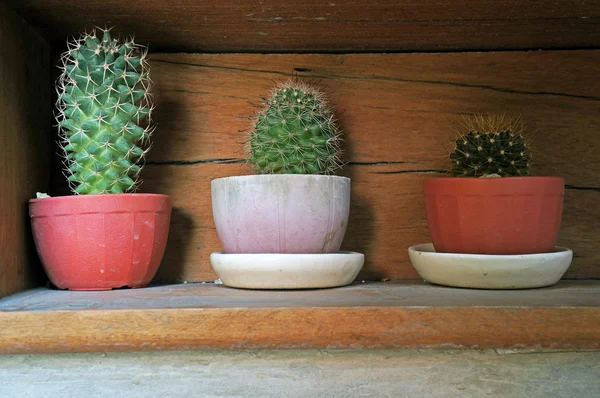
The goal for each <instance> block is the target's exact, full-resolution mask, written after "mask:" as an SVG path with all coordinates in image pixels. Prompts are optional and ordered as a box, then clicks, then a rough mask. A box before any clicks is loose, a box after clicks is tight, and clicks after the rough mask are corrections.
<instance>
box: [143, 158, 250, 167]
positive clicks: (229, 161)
mask: <svg viewBox="0 0 600 398" xmlns="http://www.w3.org/2000/svg"><path fill="white" fill-rule="evenodd" d="M241 163H246V161H245V160H244V159H235V158H223V159H198V160H155V161H151V162H146V165H149V166H189V165H194V164H241Z"/></svg>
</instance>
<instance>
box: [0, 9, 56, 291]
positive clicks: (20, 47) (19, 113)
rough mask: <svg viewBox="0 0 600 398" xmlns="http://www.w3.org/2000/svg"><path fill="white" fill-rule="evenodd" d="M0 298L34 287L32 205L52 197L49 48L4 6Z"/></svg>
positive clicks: (0, 13)
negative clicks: (40, 194) (39, 194)
mask: <svg viewBox="0 0 600 398" xmlns="http://www.w3.org/2000/svg"><path fill="white" fill-rule="evenodd" d="M0 48H1V49H2V55H1V56H0V297H1V296H4V295H8V294H10V293H13V292H16V291H19V290H22V289H24V288H26V287H28V286H32V285H33V284H34V283H35V282H36V279H39V273H40V269H39V265H38V264H37V262H36V260H35V258H36V257H35V254H33V252H34V249H33V243H32V240H31V232H30V228H29V217H28V215H27V200H28V199H30V198H32V197H35V193H36V191H48V188H49V182H50V181H49V179H50V178H49V173H48V166H49V164H50V137H51V123H52V121H51V115H50V110H51V101H50V90H51V87H50V47H49V45H48V44H47V43H46V42H45V41H44V40H43V39H41V38H40V37H39V36H37V35H36V34H35V33H33V32H32V31H31V29H30V28H29V27H28V26H27V25H26V24H25V22H24V21H22V20H21V19H20V18H19V17H17V16H16V15H15V14H14V13H13V12H12V11H11V10H9V9H8V8H7V7H6V6H5V5H4V4H0Z"/></svg>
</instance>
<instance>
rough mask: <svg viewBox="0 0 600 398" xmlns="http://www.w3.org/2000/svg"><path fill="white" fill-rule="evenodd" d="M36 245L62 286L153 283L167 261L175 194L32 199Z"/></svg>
mask: <svg viewBox="0 0 600 398" xmlns="http://www.w3.org/2000/svg"><path fill="white" fill-rule="evenodd" d="M29 214H30V217H31V225H32V228H33V236H34V239H35V244H36V248H37V251H38V254H39V256H40V259H41V260H42V264H43V266H44V269H45V270H46V273H47V274H48V277H49V278H50V281H51V282H52V283H53V284H54V285H56V286H57V287H59V288H61V289H70V290H110V289H113V288H119V287H124V286H129V287H133V288H137V287H144V286H146V285H148V284H149V283H150V281H151V280H152V278H153V277H154V275H155V274H156V271H157V270H158V266H159V265H160V262H161V260H162V257H163V254H164V251H165V246H166V244H167V237H168V234H169V221H170V218H171V198H170V197H169V196H166V195H153V194H113V195H80V196H62V197H54V198H47V199H33V200H31V201H30V202H29Z"/></svg>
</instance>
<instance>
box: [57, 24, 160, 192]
mask: <svg viewBox="0 0 600 398" xmlns="http://www.w3.org/2000/svg"><path fill="white" fill-rule="evenodd" d="M68 47H69V49H68V51H66V52H65V53H64V54H63V55H62V57H61V60H62V67H61V69H62V74H61V76H60V78H59V80H58V87H57V92H58V101H57V109H58V112H57V119H58V124H59V130H60V139H61V144H62V147H63V149H64V152H65V166H66V174H67V176H68V180H69V183H70V185H71V189H72V190H73V192H74V193H76V194H100V193H123V192H130V191H134V190H135V189H136V187H137V184H138V181H139V179H138V176H139V173H140V170H141V168H142V162H143V159H144V155H145V153H146V150H144V149H143V148H144V147H146V144H147V143H148V141H149V138H150V135H151V133H152V131H153V126H152V123H151V118H150V115H151V111H152V105H151V102H150V98H149V87H150V78H149V68H148V64H147V62H146V53H147V52H146V49H145V48H144V47H142V46H139V45H137V44H135V43H134V42H133V40H128V41H125V42H124V43H119V41H118V40H116V39H113V38H111V36H110V33H109V31H108V30H103V31H102V37H98V36H96V32H95V31H93V32H92V33H90V34H85V35H83V36H82V37H81V38H79V39H75V40H74V41H72V42H69V43H68Z"/></svg>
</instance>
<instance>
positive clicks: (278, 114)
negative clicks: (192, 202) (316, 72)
mask: <svg viewBox="0 0 600 398" xmlns="http://www.w3.org/2000/svg"><path fill="white" fill-rule="evenodd" d="M264 102H265V103H264V107H263V108H262V109H261V110H260V111H259V112H258V113H257V115H256V117H255V119H254V126H253V128H252V131H251V134H250V141H249V159H248V161H249V162H250V163H251V164H252V165H253V166H254V168H255V170H256V172H257V173H259V174H267V173H274V174H330V173H333V172H334V171H335V170H336V169H337V168H339V167H340V165H341V164H340V162H341V161H340V156H341V153H342V151H341V148H340V147H341V142H342V139H341V138H340V134H341V133H340V130H339V128H338V126H337V123H336V119H335V115H334V110H333V108H332V107H330V106H329V105H328V104H327V101H326V100H325V97H324V95H323V93H322V92H321V91H319V90H318V89H317V88H316V87H315V86H313V85H312V84H308V83H306V82H303V81H301V80H299V79H291V80H288V81H286V82H283V83H280V84H279V85H277V86H276V87H275V89H274V90H273V93H272V95H271V97H270V98H268V99H266V100H265V101H264Z"/></svg>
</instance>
